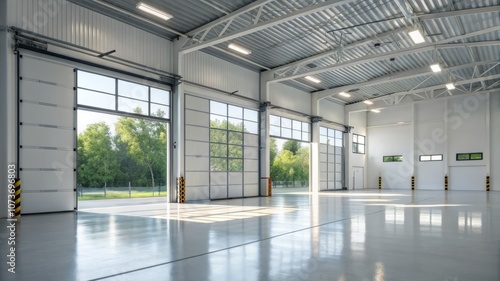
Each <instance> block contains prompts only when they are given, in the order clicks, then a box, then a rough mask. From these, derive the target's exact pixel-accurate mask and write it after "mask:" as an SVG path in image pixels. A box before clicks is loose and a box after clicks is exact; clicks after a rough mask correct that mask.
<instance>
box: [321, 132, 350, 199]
mask: <svg viewBox="0 0 500 281" xmlns="http://www.w3.org/2000/svg"><path fill="white" fill-rule="evenodd" d="M319 134H320V145H319V159H320V190H335V189H342V187H343V186H344V179H343V167H344V164H343V163H344V144H343V143H344V139H343V132H342V131H340V130H336V129H331V128H327V127H322V126H321V127H320V128H319Z"/></svg>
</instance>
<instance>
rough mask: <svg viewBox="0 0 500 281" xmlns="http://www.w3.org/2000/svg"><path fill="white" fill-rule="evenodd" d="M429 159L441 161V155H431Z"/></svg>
mask: <svg viewBox="0 0 500 281" xmlns="http://www.w3.org/2000/svg"><path fill="white" fill-rule="evenodd" d="M431 161H443V155H431Z"/></svg>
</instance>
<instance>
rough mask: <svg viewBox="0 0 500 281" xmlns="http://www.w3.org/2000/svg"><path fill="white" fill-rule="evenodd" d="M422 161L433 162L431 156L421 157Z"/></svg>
mask: <svg viewBox="0 0 500 281" xmlns="http://www.w3.org/2000/svg"><path fill="white" fill-rule="evenodd" d="M420 161H431V156H430V155H421V156H420Z"/></svg>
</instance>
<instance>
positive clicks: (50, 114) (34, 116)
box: [21, 103, 75, 128]
mask: <svg viewBox="0 0 500 281" xmlns="http://www.w3.org/2000/svg"><path fill="white" fill-rule="evenodd" d="M74 114H75V112H74V110H73V108H71V109H69V108H60V107H54V106H44V105H37V104H32V103H23V107H22V110H21V122H23V123H32V124H42V125H52V126H62V127H68V128H73V127H74V126H75V124H74V122H73V119H74Z"/></svg>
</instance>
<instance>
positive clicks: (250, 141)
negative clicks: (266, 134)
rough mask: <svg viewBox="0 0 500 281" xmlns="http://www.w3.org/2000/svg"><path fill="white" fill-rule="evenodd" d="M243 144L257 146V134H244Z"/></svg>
mask: <svg viewBox="0 0 500 281" xmlns="http://www.w3.org/2000/svg"><path fill="white" fill-rule="evenodd" d="M243 137H244V143H245V146H259V136H258V135H252V134H245V135H244V136H243Z"/></svg>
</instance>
